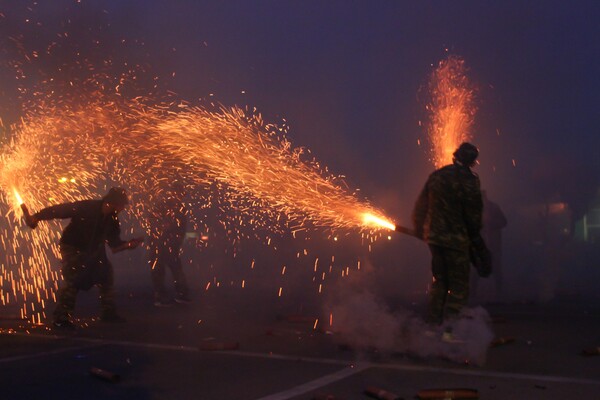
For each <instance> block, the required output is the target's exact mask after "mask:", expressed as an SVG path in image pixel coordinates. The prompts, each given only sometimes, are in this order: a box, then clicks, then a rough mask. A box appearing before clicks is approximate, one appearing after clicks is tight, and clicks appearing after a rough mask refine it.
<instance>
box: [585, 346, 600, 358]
mask: <svg viewBox="0 0 600 400" xmlns="http://www.w3.org/2000/svg"><path fill="white" fill-rule="evenodd" d="M581 355H582V356H600V346H598V347H592V348H589V349H583V350H582V351H581Z"/></svg>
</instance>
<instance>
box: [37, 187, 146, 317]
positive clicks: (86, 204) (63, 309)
mask: <svg viewBox="0 0 600 400" xmlns="http://www.w3.org/2000/svg"><path fill="white" fill-rule="evenodd" d="M128 203H129V199H128V198H127V194H126V192H125V190H124V189H122V188H117V187H114V188H112V189H110V191H109V192H108V194H106V196H104V197H103V198H102V199H101V200H82V201H76V202H73V203H64V204H58V205H55V206H51V207H47V208H44V209H43V210H41V211H39V212H37V213H35V214H33V215H32V216H30V217H29V218H27V220H26V222H27V225H28V226H29V227H31V228H32V229H33V228H35V227H36V226H37V224H38V222H39V221H45V220H50V219H57V218H61V219H65V218H70V219H71V221H70V222H69V224H68V225H67V227H66V228H65V229H64V231H63V233H62V236H61V238H60V254H61V258H62V269H61V272H62V276H63V282H62V283H61V286H60V289H59V290H58V294H57V305H56V309H55V311H54V325H55V326H57V327H61V328H62V327H64V328H73V327H74V324H73V322H72V317H73V311H74V310H75V302H76V299H77V293H78V291H79V290H89V289H90V288H91V287H92V286H94V285H97V286H98V288H99V289H100V305H101V308H102V313H101V315H100V319H101V320H102V321H107V322H121V321H124V320H123V319H122V318H121V317H120V316H119V315H118V314H117V310H116V305H115V301H114V290H113V281H114V273H113V267H112V265H111V263H110V262H109V261H108V258H107V255H106V246H105V243H106V244H108V246H109V247H110V248H111V250H112V252H113V253H117V252H119V251H122V250H126V249H127V250H131V249H135V248H136V247H138V246H139V245H140V244H141V243H142V242H143V239H142V238H136V239H131V240H129V241H123V240H121V238H120V233H121V229H120V226H119V218H118V214H119V213H120V212H121V211H123V209H125V207H126V206H127V204H128Z"/></svg>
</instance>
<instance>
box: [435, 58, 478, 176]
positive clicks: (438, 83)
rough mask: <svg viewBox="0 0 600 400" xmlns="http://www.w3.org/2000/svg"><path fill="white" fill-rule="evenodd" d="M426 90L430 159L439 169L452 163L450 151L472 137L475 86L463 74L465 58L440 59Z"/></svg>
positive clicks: (464, 72)
mask: <svg viewBox="0 0 600 400" xmlns="http://www.w3.org/2000/svg"><path fill="white" fill-rule="evenodd" d="M429 93H430V96H431V103H430V104H429V105H427V111H428V112H429V114H430V122H429V126H428V135H429V141H430V143H431V153H432V159H431V161H432V162H433V164H434V166H435V167H436V168H441V167H443V166H444V165H448V164H451V163H452V153H454V151H455V150H456V149H457V148H458V146H459V145H460V144H461V143H462V142H466V141H469V140H470V139H471V132H470V130H471V126H472V125H473V121H474V117H475V112H476V111H477V109H476V107H475V105H474V94H475V89H474V87H473V85H472V84H471V83H470V82H469V79H468V78H467V76H466V67H465V61H464V60H463V59H462V58H460V57H458V56H453V55H451V56H448V58H447V59H445V60H442V61H440V63H439V65H438V67H437V68H436V70H435V71H434V72H433V73H432V75H431V79H430V82H429Z"/></svg>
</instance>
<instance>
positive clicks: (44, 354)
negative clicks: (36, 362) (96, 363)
mask: <svg viewBox="0 0 600 400" xmlns="http://www.w3.org/2000/svg"><path fill="white" fill-rule="evenodd" d="M98 346H103V344H87V345H84V346H75V347H64V348H62V349H56V350H51V351H43V352H40V353H33V354H22V355H19V356H12V357H4V358H0V363H7V362H13V361H21V360H30V359H33V358H42V357H48V356H52V355H55V354H60V353H66V352H68V351H79V350H83V349H89V348H92V347H98Z"/></svg>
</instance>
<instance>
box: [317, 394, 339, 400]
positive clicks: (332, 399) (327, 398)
mask: <svg viewBox="0 0 600 400" xmlns="http://www.w3.org/2000/svg"><path fill="white" fill-rule="evenodd" d="M312 400H343V399H342V398H341V397H336V396H335V395H333V394H315V395H314V396H313V397H312Z"/></svg>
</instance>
